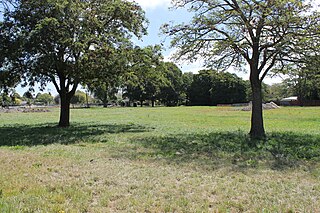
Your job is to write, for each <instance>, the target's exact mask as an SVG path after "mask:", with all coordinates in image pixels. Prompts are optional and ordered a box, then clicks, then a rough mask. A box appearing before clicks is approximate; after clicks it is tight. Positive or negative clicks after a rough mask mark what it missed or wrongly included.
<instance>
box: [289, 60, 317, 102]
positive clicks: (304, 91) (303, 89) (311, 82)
mask: <svg viewBox="0 0 320 213" xmlns="http://www.w3.org/2000/svg"><path fill="white" fill-rule="evenodd" d="M286 82H287V84H289V86H290V87H291V88H292V90H293V92H294V93H295V94H296V95H297V96H298V97H299V100H300V101H301V102H302V104H303V102H304V101H305V100H320V83H319V82H320V56H319V55H314V56H308V57H306V58H305V59H304V63H303V64H301V66H298V67H296V68H295V69H294V70H293V71H292V72H291V75H290V77H289V79H287V80H286Z"/></svg>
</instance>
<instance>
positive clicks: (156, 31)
mask: <svg viewBox="0 0 320 213" xmlns="http://www.w3.org/2000/svg"><path fill="white" fill-rule="evenodd" d="M131 1H135V2H137V3H138V4H140V5H141V7H142V8H143V9H144V11H145V13H146V17H147V19H148V20H149V26H148V35H147V36H144V37H143V38H142V40H137V39H134V42H135V43H136V44H137V45H139V46H147V45H155V44H163V48H164V50H163V56H164V58H165V60H166V61H172V59H170V55H171V54H172V53H173V52H174V49H170V48H169V46H170V40H169V39H168V38H166V37H165V35H161V34H160V27H161V25H163V24H165V23H170V22H174V23H176V24H178V23H182V22H188V21H189V20H190V19H191V17H192V16H191V14H190V13H189V12H188V11H187V10H186V9H177V10H176V9H172V8H171V7H172V5H171V0H131ZM315 4H318V5H319V4H320V0H315ZM177 65H178V66H179V67H180V68H181V70H182V71H183V72H193V73H197V72H198V71H199V70H201V69H203V68H204V67H203V66H202V63H201V61H197V62H195V63H192V64H189V63H188V62H183V63H181V62H180V63H179V62H177ZM231 72H233V71H232V70H231ZM234 73H236V74H237V75H238V76H240V77H242V78H243V79H244V80H249V74H248V72H247V73H243V72H234ZM281 81H282V78H281V77H279V76H275V77H272V78H270V77H266V79H265V80H264V82H265V83H267V84H273V83H279V82H281ZM35 89H36V88H35ZM26 90H27V89H23V88H20V87H19V88H17V91H18V92H19V93H23V91H26ZM48 91H50V92H51V93H52V94H57V93H56V91H55V88H54V87H53V86H52V85H50V86H48V89H47V92H48Z"/></svg>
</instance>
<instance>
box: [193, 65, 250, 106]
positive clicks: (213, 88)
mask: <svg viewBox="0 0 320 213" xmlns="http://www.w3.org/2000/svg"><path fill="white" fill-rule="evenodd" d="M188 96H189V98H190V105H200V106H216V105H217V104H234V103H242V102H245V101H247V87H246V82H245V81H244V80H242V79H241V78H239V77H238V76H236V75H235V74H231V73H223V72H217V71H214V70H200V71H199V74H194V75H193V81H192V84H191V88H190V89H189V92H188Z"/></svg>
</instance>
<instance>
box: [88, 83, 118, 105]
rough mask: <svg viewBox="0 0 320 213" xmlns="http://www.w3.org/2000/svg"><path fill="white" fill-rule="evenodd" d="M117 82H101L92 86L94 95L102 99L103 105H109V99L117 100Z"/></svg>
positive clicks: (91, 89)
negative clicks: (115, 84)
mask: <svg viewBox="0 0 320 213" xmlns="http://www.w3.org/2000/svg"><path fill="white" fill-rule="evenodd" d="M114 83H115V82H100V83H98V84H96V85H94V86H92V87H91V88H90V91H92V92H93V94H94V97H95V98H97V99H98V100H100V101H101V102H102V104H103V107H107V106H108V102H109V101H115V100H117V97H116V93H117V92H118V88H117V87H115V86H114Z"/></svg>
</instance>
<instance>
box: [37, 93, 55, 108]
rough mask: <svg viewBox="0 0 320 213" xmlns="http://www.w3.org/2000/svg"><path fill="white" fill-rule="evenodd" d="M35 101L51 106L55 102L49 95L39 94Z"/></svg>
mask: <svg viewBox="0 0 320 213" xmlns="http://www.w3.org/2000/svg"><path fill="white" fill-rule="evenodd" d="M35 101H36V102H39V103H42V104H44V105H49V104H51V103H52V102H53V97H52V96H51V95H50V94H49V93H43V94H41V93H38V94H37V96H36V100H35Z"/></svg>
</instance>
